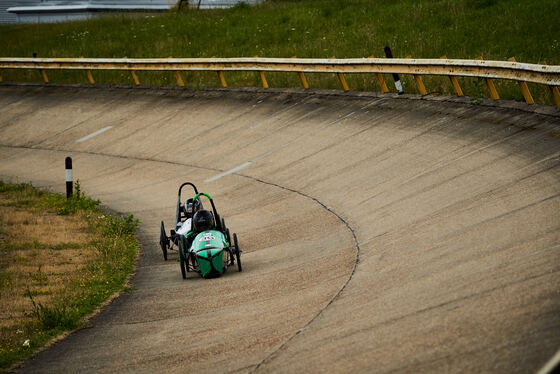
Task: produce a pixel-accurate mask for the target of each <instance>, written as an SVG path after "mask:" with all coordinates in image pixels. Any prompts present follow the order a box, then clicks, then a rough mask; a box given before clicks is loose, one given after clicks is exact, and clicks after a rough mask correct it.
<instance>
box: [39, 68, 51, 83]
mask: <svg viewBox="0 0 560 374" xmlns="http://www.w3.org/2000/svg"><path fill="white" fill-rule="evenodd" d="M39 71H40V72H41V75H42V76H43V82H45V83H49V77H47V72H46V71H44V70H43V69H41V70H39Z"/></svg>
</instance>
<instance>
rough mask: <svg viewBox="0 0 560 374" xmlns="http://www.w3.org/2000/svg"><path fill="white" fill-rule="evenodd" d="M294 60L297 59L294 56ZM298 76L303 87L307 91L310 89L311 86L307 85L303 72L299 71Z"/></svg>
mask: <svg viewBox="0 0 560 374" xmlns="http://www.w3.org/2000/svg"><path fill="white" fill-rule="evenodd" d="M292 58H296V56H292ZM298 75H299V80H300V81H301V85H302V86H303V88H305V89H306V90H307V89H308V88H309V84H308V83H307V79H306V78H305V74H303V71H299V72H298Z"/></svg>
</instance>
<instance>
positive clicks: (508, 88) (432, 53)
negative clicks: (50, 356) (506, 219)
mask: <svg viewBox="0 0 560 374" xmlns="http://www.w3.org/2000/svg"><path fill="white" fill-rule="evenodd" d="M559 16H560V2H558V1H550V0H305V1H303V0H300V1H297V0H292V1H288V0H283V1H282V0H276V1H274V0H269V1H267V2H264V3H262V4H261V5H259V6H255V7H248V6H237V7H234V8H231V9H222V10H194V9H186V10H185V11H183V12H181V13H178V12H170V13H166V14H157V15H153V14H150V15H137V16H131V15H117V16H108V17H103V18H102V19H96V20H89V21H84V22H71V23H61V24H56V25H13V26H1V27H0V45H1V46H2V47H0V55H1V56H17V57H23V56H29V57H30V56H31V55H32V53H33V52H37V53H38V56H39V57H80V56H84V57H114V58H117V57H124V56H127V57H131V58H140V57H169V56H173V57H211V56H217V57H243V56H246V57H252V56H256V55H258V56H261V57H291V56H298V57H313V58H325V57H332V56H335V57H338V58H355V57H367V56H370V55H375V56H377V57H383V56H384V53H383V47H384V46H385V45H390V46H391V48H392V50H393V55H394V57H406V56H408V55H411V56H412V57H415V58H439V57H440V56H442V55H446V56H447V57H448V58H461V59H472V58H476V57H478V56H481V55H482V56H484V58H485V59H492V60H506V59H507V58H509V57H512V56H515V58H516V59H517V61H521V62H529V63H539V62H540V61H543V60H546V61H547V63H548V64H560V28H558V18H559ZM94 74H95V79H96V82H98V83H121V84H122V83H127V84H131V83H132V78H131V77H130V74H129V73H127V72H94ZM138 75H139V78H140V80H141V82H142V83H143V84H150V85H175V84H176V81H175V78H174V76H173V75H172V74H171V73H170V72H162V73H148V72H141V73H139V74H138ZM3 76H4V79H5V80H18V81H25V80H31V81H40V79H41V77H40V75H39V73H38V72H37V71H29V72H25V73H22V72H14V71H8V72H4V73H3ZM49 78H50V79H51V81H53V82H72V83H77V82H82V83H86V82H87V80H86V75H85V73H84V72H49ZM183 79H184V80H185V83H186V84H188V85H190V86H193V87H195V88H201V87H204V86H218V85H219V81H218V78H217V76H216V74H213V73H184V74H183ZM226 79H227V81H228V85H230V86H260V84H261V83H260V79H259V77H258V74H256V73H227V74H226ZM267 79H268V81H269V84H270V86H271V87H299V86H300V83H299V80H298V77H297V75H296V74H287V73H275V74H267ZM347 80H348V83H349V85H350V87H351V89H357V90H374V91H378V90H379V87H378V84H377V82H376V79H375V77H372V76H371V75H366V74H359V75H352V76H347ZM386 80H387V81H388V83H390V84H389V86H390V87H391V88H392V89H393V87H392V82H391V79H390V75H387V76H386ZM424 80H425V84H426V87H427V89H428V91H429V92H433V93H442V94H450V93H452V87H451V85H450V83H449V80H448V79H447V78H446V77H425V78H424ZM308 81H309V83H310V85H311V86H312V87H322V88H339V83H338V81H337V79H336V77H335V76H334V75H332V74H314V75H309V76H308ZM460 83H461V84H462V86H463V91H464V92H465V93H466V94H467V95H471V96H488V94H487V89H486V86H485V84H484V81H483V80H480V79H467V78H465V79H463V78H461V79H460ZM404 84H405V89H406V90H407V92H416V85H415V83H414V80H413V79H412V77H408V76H407V77H404ZM497 88H498V90H499V92H500V95H501V97H502V98H505V99H515V100H523V97H522V95H521V92H520V90H519V87H518V86H517V84H516V83H515V82H505V81H500V82H498V84H497ZM530 88H531V90H532V91H533V95H534V96H535V99H536V100H537V101H540V102H545V103H550V102H551V95H550V92H549V90H548V88H546V87H539V86H537V85H530Z"/></svg>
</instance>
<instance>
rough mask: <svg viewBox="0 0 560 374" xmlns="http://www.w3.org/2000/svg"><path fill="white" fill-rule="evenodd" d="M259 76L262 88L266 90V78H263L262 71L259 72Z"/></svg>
mask: <svg viewBox="0 0 560 374" xmlns="http://www.w3.org/2000/svg"><path fill="white" fill-rule="evenodd" d="M258 57H259V56H255V58H258ZM259 75H260V77H261V82H262V85H263V88H268V82H267V81H266V77H265V76H264V71H262V70H261V71H259Z"/></svg>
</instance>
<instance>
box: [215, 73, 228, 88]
mask: <svg viewBox="0 0 560 374" xmlns="http://www.w3.org/2000/svg"><path fill="white" fill-rule="evenodd" d="M217 73H218V78H220V83H221V84H222V87H227V82H226V78H225V77H224V73H223V72H222V71H221V70H220V71H217Z"/></svg>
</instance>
